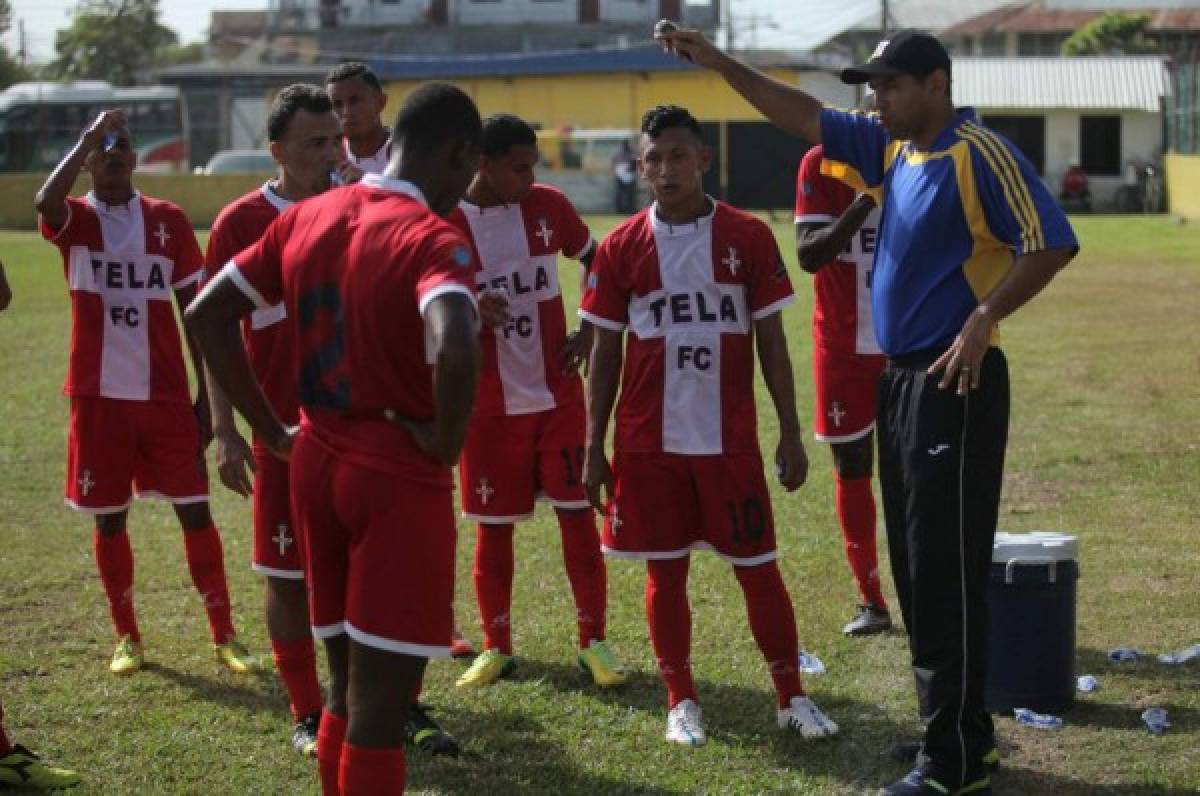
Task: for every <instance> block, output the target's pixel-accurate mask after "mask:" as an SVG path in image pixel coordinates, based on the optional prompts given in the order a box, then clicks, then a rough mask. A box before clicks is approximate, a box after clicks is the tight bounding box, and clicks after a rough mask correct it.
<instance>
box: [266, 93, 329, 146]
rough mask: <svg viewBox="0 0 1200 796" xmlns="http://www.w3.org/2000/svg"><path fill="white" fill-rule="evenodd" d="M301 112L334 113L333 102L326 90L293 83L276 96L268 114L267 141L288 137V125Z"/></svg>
mask: <svg viewBox="0 0 1200 796" xmlns="http://www.w3.org/2000/svg"><path fill="white" fill-rule="evenodd" d="M300 111H308V112H309V113H316V114H322V113H332V112H333V102H332V101H331V100H330V99H329V95H328V94H327V93H325V89H323V88H321V87H320V86H314V85H313V84H311V83H293V84H292V85H290V86H287V87H286V88H284V89H283V91H280V92H279V93H278V94H276V95H275V101H274V102H272V103H271V109H270V110H269V111H268V112H267V140H268V141H280V140H282V139H283V137H284V136H285V135H287V131H288V125H290V124H291V122H292V119H294V118H295V117H296V114H297V113H299V112H300Z"/></svg>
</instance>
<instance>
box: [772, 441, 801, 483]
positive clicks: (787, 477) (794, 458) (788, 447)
mask: <svg viewBox="0 0 1200 796" xmlns="http://www.w3.org/2000/svg"><path fill="white" fill-rule="evenodd" d="M775 474H776V475H777V476H778V477H779V483H780V485H781V486H782V487H783V488H784V489H786V490H787V491H788V492H794V491H795V490H797V489H799V488H800V486H801V485H802V484H803V483H804V481H805V480H806V479H807V478H808V454H807V453H805V451H804V440H802V439H801V438H800V434H799V432H793V433H786V434H781V435H780V436H779V445H778V446H777V447H776V448H775Z"/></svg>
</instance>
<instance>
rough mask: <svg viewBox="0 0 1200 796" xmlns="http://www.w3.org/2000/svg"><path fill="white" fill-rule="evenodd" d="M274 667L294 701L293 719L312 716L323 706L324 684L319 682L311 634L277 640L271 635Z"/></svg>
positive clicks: (289, 696) (289, 698)
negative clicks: (322, 692) (322, 691)
mask: <svg viewBox="0 0 1200 796" xmlns="http://www.w3.org/2000/svg"><path fill="white" fill-rule="evenodd" d="M271 652H272V653H273V654H274V657H275V668H276V669H278V670H279V676H280V678H281V679H282V680H283V685H284V688H286V689H287V692H288V700H289V701H290V702H291V705H292V720H293V721H300V720H301V719H303V718H305V717H307V716H311V715H312V714H314V713H317V712H319V711H320V710H321V685H320V683H318V682H317V653H316V650H315V649H314V645H313V640H312V636H305V637H304V638H298V639H293V640H290V641H276V640H275V639H271Z"/></svg>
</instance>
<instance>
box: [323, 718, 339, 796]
mask: <svg viewBox="0 0 1200 796" xmlns="http://www.w3.org/2000/svg"><path fill="white" fill-rule="evenodd" d="M345 741H346V717H345V716H337V715H335V714H333V713H330V712H329V711H328V710H326V711H322V713H321V724H320V726H319V727H318V728H317V769H318V770H319V771H320V774H321V793H323V794H324V796H338V794H340V793H341V788H340V787H339V786H338V777H339V772H340V769H341V767H342V744H343V743H345Z"/></svg>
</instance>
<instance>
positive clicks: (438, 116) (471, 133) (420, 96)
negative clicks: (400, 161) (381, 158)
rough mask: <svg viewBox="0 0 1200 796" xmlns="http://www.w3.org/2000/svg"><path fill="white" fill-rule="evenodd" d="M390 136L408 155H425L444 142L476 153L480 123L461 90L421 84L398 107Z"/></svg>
mask: <svg viewBox="0 0 1200 796" xmlns="http://www.w3.org/2000/svg"><path fill="white" fill-rule="evenodd" d="M392 135H393V136H394V137H395V139H396V141H397V142H398V143H400V144H401V146H403V148H404V150H405V152H406V153H408V154H411V155H422V154H428V153H430V152H432V151H433V150H435V149H437V148H438V147H439V146H440V145H442V144H444V143H446V142H447V141H460V142H462V143H464V144H466V145H467V147H468V148H469V149H470V150H472V151H474V152H478V151H479V148H480V145H481V143H482V141H483V121H482V120H481V119H480V118H479V109H478V108H476V107H475V103H474V101H472V99H471V98H470V97H469V96H467V94H466V93H465V92H464V91H463V90H462V89H460V88H458V87H457V86H454V85H452V84H450V83H424V84H422V85H420V86H418V87H417V88H415V89H414V90H413V92H412V93H411V94H409V95H408V96H407V97H406V98H405V100H404V104H403V105H401V106H400V111H399V112H398V113H397V114H396V122H395V124H394V125H392Z"/></svg>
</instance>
